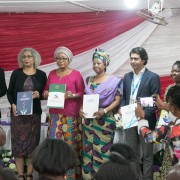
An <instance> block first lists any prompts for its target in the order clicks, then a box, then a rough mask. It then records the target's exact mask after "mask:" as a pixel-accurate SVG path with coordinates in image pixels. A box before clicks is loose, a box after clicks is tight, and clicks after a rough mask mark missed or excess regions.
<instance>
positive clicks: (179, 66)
mask: <svg viewBox="0 0 180 180" xmlns="http://www.w3.org/2000/svg"><path fill="white" fill-rule="evenodd" d="M171 77H172V78H173V80H174V82H175V83H176V84H180V61H179V60H178V61H176V62H175V63H174V64H173V66H172V69H171Z"/></svg>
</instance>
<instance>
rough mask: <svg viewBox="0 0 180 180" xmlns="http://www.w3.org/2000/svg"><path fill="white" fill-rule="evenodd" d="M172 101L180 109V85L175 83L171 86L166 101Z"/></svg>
mask: <svg viewBox="0 0 180 180" xmlns="http://www.w3.org/2000/svg"><path fill="white" fill-rule="evenodd" d="M169 100H170V101H171V103H172V104H173V105H174V106H175V107H176V108H178V109H180V85H177V84H176V85H174V86H172V87H170V89H169V90H168V92H167V95H166V102H169Z"/></svg>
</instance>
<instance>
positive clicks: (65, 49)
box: [54, 46, 73, 62]
mask: <svg viewBox="0 0 180 180" xmlns="http://www.w3.org/2000/svg"><path fill="white" fill-rule="evenodd" d="M61 52H62V53H64V54H65V55H66V56H67V57H68V59H69V62H71V61H72V58H73V53H72V52H71V50H70V49H68V48H67V47H64V46H61V47H58V48H57V49H56V50H55V52H54V58H56V57H57V55H58V54H59V53H61Z"/></svg>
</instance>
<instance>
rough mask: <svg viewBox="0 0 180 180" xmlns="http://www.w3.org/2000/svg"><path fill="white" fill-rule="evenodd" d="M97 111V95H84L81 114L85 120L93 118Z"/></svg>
mask: <svg viewBox="0 0 180 180" xmlns="http://www.w3.org/2000/svg"><path fill="white" fill-rule="evenodd" d="M98 109H99V94H86V95H84V96H83V112H84V113H85V114H86V118H94V117H93V114H94V113H95V112H97V111H98Z"/></svg>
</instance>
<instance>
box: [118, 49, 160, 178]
mask: <svg viewBox="0 0 180 180" xmlns="http://www.w3.org/2000/svg"><path fill="white" fill-rule="evenodd" d="M147 61H148V55H147V52H146V50H145V49H144V48H142V47H136V48H133V49H132V50H131V52H130V64H131V66H132V69H133V71H132V72H129V73H126V74H125V75H124V80H123V99H122V102H121V107H122V106H125V105H129V104H133V103H134V102H135V101H136V100H137V99H138V97H150V96H152V95H153V94H160V79H159V76H158V75H157V74H155V73H153V72H151V71H149V70H148V69H147V68H146V67H145V65H146V64H147ZM144 111H145V117H141V118H145V119H147V120H148V122H149V127H150V129H154V128H155V124H156V115H155V111H156V108H155V107H147V108H144ZM125 142H126V143H127V144H128V145H129V146H130V147H132V148H133V149H134V151H135V153H136V164H135V168H136V171H137V177H136V179H144V180H153V144H148V143H145V141H144V139H143V138H142V136H141V135H140V134H138V130H137V127H131V128H129V129H125ZM141 160H142V165H143V167H142V171H141V167H140V164H141Z"/></svg>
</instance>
